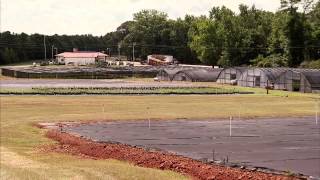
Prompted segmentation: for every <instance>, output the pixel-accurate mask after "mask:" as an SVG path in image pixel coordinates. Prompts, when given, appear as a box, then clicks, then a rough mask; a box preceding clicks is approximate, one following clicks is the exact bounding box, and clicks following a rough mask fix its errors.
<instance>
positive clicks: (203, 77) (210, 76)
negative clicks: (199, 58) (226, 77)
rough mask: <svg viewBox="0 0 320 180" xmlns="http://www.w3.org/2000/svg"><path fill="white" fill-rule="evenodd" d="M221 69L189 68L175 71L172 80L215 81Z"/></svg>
mask: <svg viewBox="0 0 320 180" xmlns="http://www.w3.org/2000/svg"><path fill="white" fill-rule="evenodd" d="M221 71H222V69H210V70H207V69H189V70H181V71H179V72H177V73H176V74H175V75H174V77H173V80H174V81H190V82H216V81H217V79H218V77H219V74H220V72H221Z"/></svg>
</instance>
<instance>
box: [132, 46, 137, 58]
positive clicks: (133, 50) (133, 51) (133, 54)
mask: <svg viewBox="0 0 320 180" xmlns="http://www.w3.org/2000/svg"><path fill="white" fill-rule="evenodd" d="M135 45H136V43H135V42H134V43H133V44H132V61H134V59H135V57H134V46H135Z"/></svg>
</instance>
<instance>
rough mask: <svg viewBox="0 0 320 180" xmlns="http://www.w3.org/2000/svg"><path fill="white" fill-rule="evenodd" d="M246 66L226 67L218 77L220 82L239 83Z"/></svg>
mask: <svg viewBox="0 0 320 180" xmlns="http://www.w3.org/2000/svg"><path fill="white" fill-rule="evenodd" d="M246 70H247V68H246V67H232V68H225V69H223V70H222V71H221V73H220V74H219V77H218V79H217V82H218V83H221V84H233V85H237V83H238V80H239V79H240V78H241V76H242V73H243V72H244V71H246Z"/></svg>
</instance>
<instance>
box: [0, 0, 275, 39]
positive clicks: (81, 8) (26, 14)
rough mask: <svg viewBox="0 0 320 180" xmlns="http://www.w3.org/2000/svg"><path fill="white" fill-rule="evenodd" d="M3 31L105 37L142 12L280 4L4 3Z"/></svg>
mask: <svg viewBox="0 0 320 180" xmlns="http://www.w3.org/2000/svg"><path fill="white" fill-rule="evenodd" d="M0 1H1V3H2V4H1V20H2V21H1V31H11V32H16V33H21V32H25V33H28V34H31V33H41V34H48V35H52V34H68V35H71V34H93V35H105V34H106V33H107V32H110V31H114V30H115V29H116V28H117V27H118V26H119V25H120V24H121V23H123V22H125V21H127V20H132V17H133V16H132V14H133V13H135V12H139V11H140V10H142V9H157V10H160V11H163V12H166V13H168V15H169V18H171V19H176V18H177V17H182V18H183V17H184V16H185V15H186V14H192V15H197V16H198V15H207V14H208V12H209V10H210V9H211V8H212V7H213V6H222V5H225V6H226V7H228V8H230V9H231V10H233V11H235V12H237V11H238V6H239V4H241V3H242V4H246V5H249V6H251V5H253V4H254V5H255V6H256V7H257V8H258V9H264V10H267V11H273V12H274V11H276V10H277V9H278V8H279V7H280V0H0Z"/></svg>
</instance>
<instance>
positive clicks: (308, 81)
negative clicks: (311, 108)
mask: <svg viewBox="0 0 320 180" xmlns="http://www.w3.org/2000/svg"><path fill="white" fill-rule="evenodd" d="M300 92H305V93H313V92H317V93H320V71H316V72H303V73H302V81H301V89H300Z"/></svg>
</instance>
